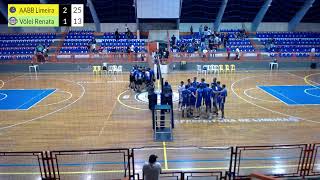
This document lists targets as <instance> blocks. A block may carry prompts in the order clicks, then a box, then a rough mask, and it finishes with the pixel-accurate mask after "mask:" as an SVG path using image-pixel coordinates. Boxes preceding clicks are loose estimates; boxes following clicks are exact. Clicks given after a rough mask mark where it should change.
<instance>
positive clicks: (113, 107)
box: [99, 101, 117, 136]
mask: <svg viewBox="0 0 320 180" xmlns="http://www.w3.org/2000/svg"><path fill="white" fill-rule="evenodd" d="M116 105H117V101H114V103H113V106H112V109H111V111H110V112H109V114H108V117H107V120H106V121H104V122H103V126H102V128H101V129H100V132H99V136H101V134H102V132H103V131H104V128H105V127H106V122H108V121H109V119H110V117H111V114H112V113H113V111H114V109H115V107H116Z"/></svg>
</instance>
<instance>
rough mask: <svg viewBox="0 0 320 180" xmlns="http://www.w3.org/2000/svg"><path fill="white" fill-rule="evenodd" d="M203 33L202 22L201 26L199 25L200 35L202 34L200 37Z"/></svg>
mask: <svg viewBox="0 0 320 180" xmlns="http://www.w3.org/2000/svg"><path fill="white" fill-rule="evenodd" d="M202 33H203V27H202V24H201V25H200V27H199V35H200V37H202Z"/></svg>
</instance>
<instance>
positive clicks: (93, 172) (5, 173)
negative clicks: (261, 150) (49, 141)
mask: <svg viewBox="0 0 320 180" xmlns="http://www.w3.org/2000/svg"><path fill="white" fill-rule="evenodd" d="M298 166H299V165H283V166H244V167H240V168H241V169H278V168H287V167H298ZM222 169H229V167H207V168H172V169H164V171H193V170H222ZM124 172H125V171H124V170H110V171H69V172H68V171H67V172H59V174H65V175H68V174H106V173H124ZM56 173H58V172H56ZM0 175H40V173H39V172H0Z"/></svg>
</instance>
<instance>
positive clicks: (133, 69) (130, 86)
mask: <svg viewBox="0 0 320 180" xmlns="http://www.w3.org/2000/svg"><path fill="white" fill-rule="evenodd" d="M135 71H136V67H133V68H132V69H131V71H130V78H129V82H130V84H129V88H131V89H134V88H135V79H134V74H135Z"/></svg>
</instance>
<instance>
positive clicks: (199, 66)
mask: <svg viewBox="0 0 320 180" xmlns="http://www.w3.org/2000/svg"><path fill="white" fill-rule="evenodd" d="M199 73H200V74H201V73H202V67H201V65H197V76H198V74H199Z"/></svg>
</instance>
